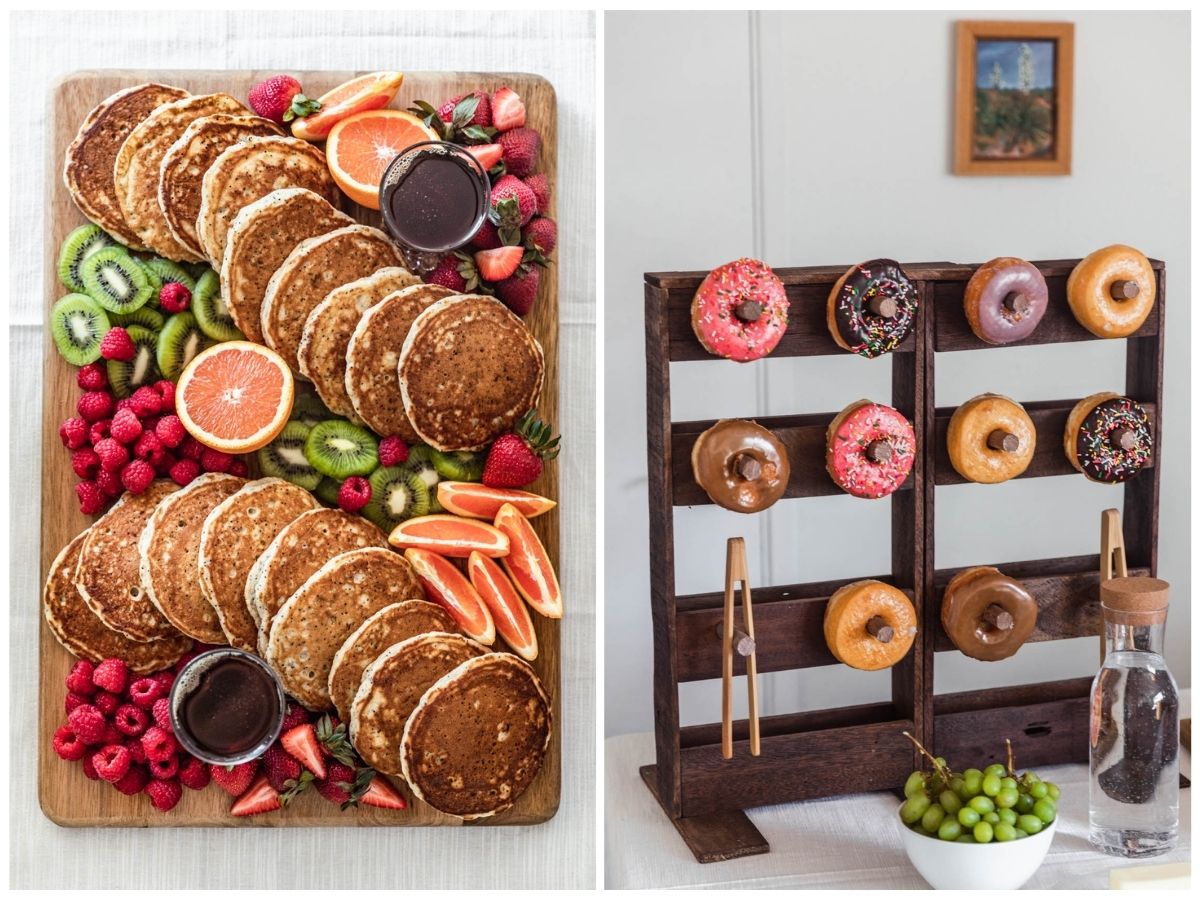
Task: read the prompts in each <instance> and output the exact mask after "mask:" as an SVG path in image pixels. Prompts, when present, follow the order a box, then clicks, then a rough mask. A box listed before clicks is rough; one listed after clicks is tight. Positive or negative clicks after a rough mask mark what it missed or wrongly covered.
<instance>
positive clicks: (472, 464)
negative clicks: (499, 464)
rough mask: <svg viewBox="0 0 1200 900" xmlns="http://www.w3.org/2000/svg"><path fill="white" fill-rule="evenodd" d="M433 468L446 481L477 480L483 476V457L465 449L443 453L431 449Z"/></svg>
mask: <svg viewBox="0 0 1200 900" xmlns="http://www.w3.org/2000/svg"><path fill="white" fill-rule="evenodd" d="M430 452H431V453H432V454H433V458H432V460H431V461H432V462H433V468H434V469H435V470H436V471H437V473H438V474H439V475H441V476H442V478H444V479H446V480H447V481H478V480H479V479H480V478H482V477H483V457H482V456H480V455H478V454H475V453H471V452H469V451H467V450H452V451H450V452H449V453H443V452H442V451H441V450H431V451H430Z"/></svg>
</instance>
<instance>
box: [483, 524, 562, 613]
mask: <svg viewBox="0 0 1200 900" xmlns="http://www.w3.org/2000/svg"><path fill="white" fill-rule="evenodd" d="M496 527H497V528H499V529H500V530H501V531H503V532H504V534H505V535H507V537H508V541H509V554H508V556H506V557H504V559H503V560H501V561H502V562H503V563H504V570H505V571H506V572H508V576H509V577H510V578H511V579H512V581H513V584H515V585H516V586H517V590H518V591H520V592H521V596H522V597H524V598H525V600H526V602H527V603H528V604H529V605H530V606H532V607H533V609H534V612H539V613H541V614H542V615H543V616H545V617H546V618H547V619H561V618H562V614H563V601H562V591H561V590H560V589H559V586H558V576H557V575H555V574H554V566H552V565H551V564H550V555H549V554H548V553H546V548H545V547H544V546H543V545H542V542H541V541H540V540H539V539H538V536H537V532H535V531H534V530H533V526H532V525H530V524H529V520H528V519H526V518H525V517H524V516H523V515H521V514H520V513H519V512H518V511H517V508H516V507H515V506H513V505H512V504H511V503H505V504H504V505H503V506H501V507H500V512H498V513H496Z"/></svg>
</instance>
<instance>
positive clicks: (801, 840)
mask: <svg viewBox="0 0 1200 900" xmlns="http://www.w3.org/2000/svg"><path fill="white" fill-rule="evenodd" d="M1180 707H1181V718H1182V717H1186V716H1188V715H1190V712H1189V709H1190V692H1189V691H1186V690H1185V691H1181V698H1180ZM604 757H605V761H604V795H605V810H604V813H605V815H604V857H605V863H604V886H605V887H606V888H667V887H670V888H681V887H682V888H722V889H728V888H809V889H811V888H860V889H861V888H867V889H870V888H888V889H892V890H900V889H918V890H922V889H923V890H928V889H929V886H928V885H927V884H926V883H925V879H923V878H922V877H921V876H920V875H919V874H918V873H917V870H916V869H914V868H913V866H912V864H911V863H909V861H908V857H907V856H906V855H905V853H904V847H903V844H902V843H901V835H900V829H901V828H902V827H903V826H902V825H901V824H900V820H899V818H898V817H897V816H896V806H897V802H898V801H897V799H896V797H895V796H894V795H893V794H890V793H873V794H852V795H850V796H846V797H837V798H832V799H829V800H815V801H809V802H805V803H785V804H780V805H778V806H767V807H761V808H759V809H754V810H750V811H749V815H750V818H751V820H753V822H754V824H755V825H756V826H757V827H758V830H759V831H761V832H762V834H763V837H765V838H766V839H767V841H768V843H770V845H771V852H770V853H768V854H766V855H761V856H749V857H744V858H742V859H734V860H729V861H727V862H718V863H707V864H704V865H701V864H700V863H698V862H696V860H695V858H694V857H693V856H692V853H691V851H690V850H688V848H687V845H685V844H684V842H683V839H682V838H680V837H679V834H678V832H676V831H675V827H674V826H673V825H672V824H671V823H670V821H668V819H667V817H666V815H664V813H663V811H662V807H660V806H659V805H658V801H657V800H655V799H654V798H653V797H652V796H651V794H650V792H649V791H648V790H647V789H646V786H645V785H644V784H643V783H642V779H641V777H640V776H639V775H638V767H639V766H643V765H645V764H646V763H650V762H653V761H654V735H652V734H645V733H644V734H625V735H618V736H616V737H610V738H609V739H608V740H607V741H605V747H604ZM1019 762H1020V761H1019V760H1018V763H1019ZM830 764H831V765H836V764H837V760H836V759H831V760H830ZM1180 769H1181V770H1182V771H1183V773H1184V774H1185V775H1187V776H1188V777H1189V778H1190V777H1191V757H1190V755H1189V754H1188V753H1187V752H1186V751H1185V752H1183V753H1182V755H1181V758H1180ZM1037 772H1038V775H1040V776H1041V777H1042V778H1043V779H1047V780H1050V781H1053V782H1055V783H1056V784H1058V785H1059V786H1060V787H1061V788H1062V799H1061V801H1060V803H1059V822H1058V830H1057V832H1056V833H1055V835H1054V843H1053V844H1052V845H1051V847H1050V852H1049V853H1048V854H1047V856H1046V860H1045V862H1043V863H1042V866H1041V867H1040V868H1039V869H1038V871H1037V873H1036V874H1035V875H1034V876H1033V878H1031V879H1030V880H1029V881H1028V882H1027V883H1026V885H1025V887H1026V888H1029V889H1033V888H1040V889H1060V890H1063V889H1070V890H1083V889H1089V888H1092V889H1106V888H1107V887H1108V870H1109V869H1112V868H1117V867H1119V866H1128V865H1152V864H1158V863H1168V862H1187V861H1189V860H1190V858H1191V837H1192V812H1191V790H1190V789H1189V790H1186V791H1183V792H1182V793H1181V794H1180V798H1179V801H1180V802H1179V830H1180V840H1179V846H1178V847H1177V848H1176V849H1175V850H1173V851H1172V852H1170V853H1167V854H1164V855H1162V856H1158V857H1154V858H1153V859H1149V860H1123V859H1118V858H1117V857H1108V856H1105V855H1103V854H1101V853H1099V852H1097V851H1096V850H1094V849H1093V848H1092V846H1091V845H1090V844H1089V843H1088V838H1087V834H1088V811H1087V794H1088V791H1087V766H1084V765H1067V766H1046V767H1041V768H1039V769H1038V770H1037ZM864 822H870V823H874V827H872V828H870V829H867V830H864V829H863V828H862V824H863V823H864Z"/></svg>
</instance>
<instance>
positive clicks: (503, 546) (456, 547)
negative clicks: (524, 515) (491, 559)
mask: <svg viewBox="0 0 1200 900" xmlns="http://www.w3.org/2000/svg"><path fill="white" fill-rule="evenodd" d="M388 542H389V543H390V544H391V545H392V546H393V547H399V548H400V549H401V550H407V549H408V548H409V547H416V548H418V549H420V550H431V551H433V552H434V553H440V554H442V556H456V557H462V558H463V559H466V558H467V557H468V556H470V555H471V551H473V550H478V551H479V552H480V553H482V554H483V555H484V556H504V555H505V554H507V553H508V538H507V537H505V536H504V533H503V532H502V531H501V530H500V529H499V528H495V527H493V526H491V525H489V524H488V523H487V522H480V521H479V520H478V519H463V518H459V517H458V516H441V515H437V516H417V517H416V518H414V519H409V520H408V521H406V522H401V523H400V524H399V525H397V526H396V527H395V528H393V529H392V533H391V534H390V535H388Z"/></svg>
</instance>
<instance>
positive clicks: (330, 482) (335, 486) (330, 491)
mask: <svg viewBox="0 0 1200 900" xmlns="http://www.w3.org/2000/svg"><path fill="white" fill-rule="evenodd" d="M341 489H342V483H341V482H340V481H337V480H335V479H333V478H326V477H325V476H324V475H322V476H321V480H320V482H319V483H318V484H317V488H316V490H314V491H313V493H314V494H316V495H317V499H318V500H320V501H321V502H322V503H324V504H325V505H326V506H337V505H338V491H340V490H341Z"/></svg>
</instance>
